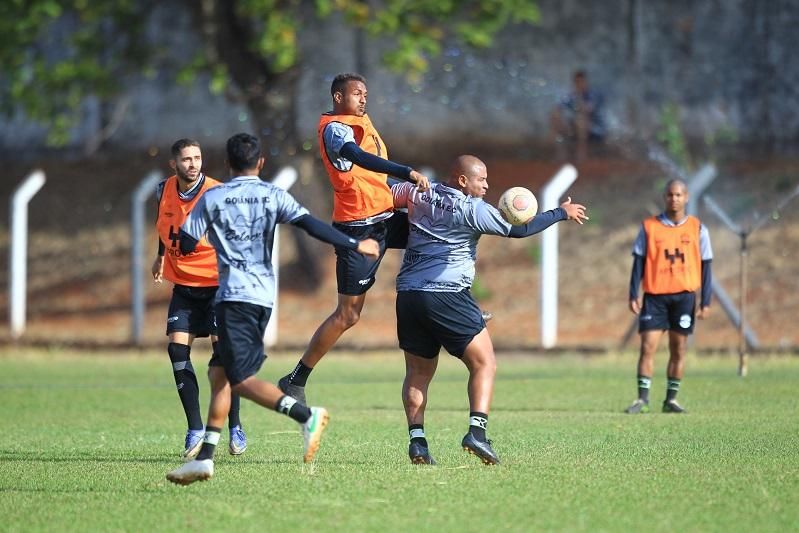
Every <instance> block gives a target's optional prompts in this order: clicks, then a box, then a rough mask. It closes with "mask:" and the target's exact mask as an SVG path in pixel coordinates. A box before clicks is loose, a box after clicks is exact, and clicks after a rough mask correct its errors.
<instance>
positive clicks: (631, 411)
mask: <svg viewBox="0 0 799 533" xmlns="http://www.w3.org/2000/svg"><path fill="white" fill-rule="evenodd" d="M624 412H625V413H627V414H628V415H638V414H642V413H648V412H649V402H645V401H644V400H642V399H641V398H638V399H637V400H635V401H634V402H633V403H632V404H630V407H628V408H627V409H625V410H624Z"/></svg>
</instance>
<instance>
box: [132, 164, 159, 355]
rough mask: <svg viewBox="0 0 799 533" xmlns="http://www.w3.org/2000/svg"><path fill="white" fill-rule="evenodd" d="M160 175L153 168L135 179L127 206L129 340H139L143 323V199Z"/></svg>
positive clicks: (144, 201) (144, 231) (145, 201)
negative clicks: (129, 303)
mask: <svg viewBox="0 0 799 533" xmlns="http://www.w3.org/2000/svg"><path fill="white" fill-rule="evenodd" d="M162 178H163V174H161V173H160V172H159V171H157V170H153V171H152V172H150V173H149V174H147V176H146V177H145V178H144V179H143V180H141V181H140V182H139V185H137V186H136V189H135V190H134V191H133V196H132V198H131V206H130V213H131V215H130V242H131V246H130V301H131V332H130V338H131V341H132V342H133V344H136V345H140V344H141V342H142V329H143V325H144V303H145V295H144V293H145V291H144V280H145V279H146V278H147V275H148V274H149V272H145V266H144V265H145V261H144V250H145V247H144V236H145V235H146V234H147V231H146V230H145V229H144V228H145V222H144V216H145V213H146V204H147V200H148V199H149V198H150V196H152V195H153V194H154V193H155V186H156V185H157V184H158V182H159V181H160V180H161V179H162Z"/></svg>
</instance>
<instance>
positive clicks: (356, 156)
mask: <svg viewBox="0 0 799 533" xmlns="http://www.w3.org/2000/svg"><path fill="white" fill-rule="evenodd" d="M339 154H340V155H341V156H342V157H345V158H347V160H349V161H352V162H353V163H354V164H356V165H358V166H359V167H362V168H365V169H366V170H371V171H372V172H380V173H382V174H388V175H389V176H395V177H397V178H400V179H403V180H405V181H410V182H411V183H415V184H416V186H417V187H418V188H419V190H422V191H426V190H427V189H429V188H430V180H429V179H428V178H427V176H425V175H424V174H422V173H421V172H417V171H416V170H414V169H412V168H411V167H409V166H405V165H400V164H399V163H395V162H394V161H391V160H388V159H383V158H382V157H378V156H376V155H374V154H370V153H369V152H366V151H364V150H362V149H361V147H360V146H358V145H357V144H355V143H354V142H348V143H346V144H345V145H344V146H343V147H342V148H341V151H340V152H339Z"/></svg>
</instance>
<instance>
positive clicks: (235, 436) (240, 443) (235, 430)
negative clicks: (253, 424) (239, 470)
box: [228, 426, 247, 455]
mask: <svg viewBox="0 0 799 533" xmlns="http://www.w3.org/2000/svg"><path fill="white" fill-rule="evenodd" d="M246 449H247V435H245V434H244V430H243V429H241V426H233V427H232V428H230V441H229V442H228V450H229V451H230V455H241V454H243V453H244V450H246Z"/></svg>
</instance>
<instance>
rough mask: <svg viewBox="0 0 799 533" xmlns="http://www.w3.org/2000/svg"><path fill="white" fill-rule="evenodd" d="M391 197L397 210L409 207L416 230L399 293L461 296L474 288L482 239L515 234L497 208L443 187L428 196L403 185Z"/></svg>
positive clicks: (436, 187)
mask: <svg viewBox="0 0 799 533" xmlns="http://www.w3.org/2000/svg"><path fill="white" fill-rule="evenodd" d="M391 192H392V193H393V195H394V206H395V207H397V208H404V207H407V208H408V223H409V226H410V235H409V237H408V246H407V248H406V250H405V256H404V258H403V261H402V267H401V268H400V272H399V275H398V276H397V291H433V292H458V291H461V290H463V289H467V288H469V287H471V286H472V281H473V280H474V263H475V260H476V259H477V241H478V240H479V239H480V236H481V235H500V236H503V237H507V236H508V233H510V229H511V225H510V224H508V223H507V222H505V220H504V219H503V218H502V215H500V214H499V211H497V209H496V208H495V207H494V206H492V205H491V204H489V203H488V202H485V201H483V199H481V198H472V197H470V196H466V195H465V194H463V193H462V192H461V191H459V190H458V189H453V188H452V187H449V186H447V185H445V184H443V183H436V184H433V185H432V186H431V187H430V189H429V190H427V191H419V190H418V189H417V188H416V185H414V184H413V183H398V184H395V185H393V186H392V187H391Z"/></svg>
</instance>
